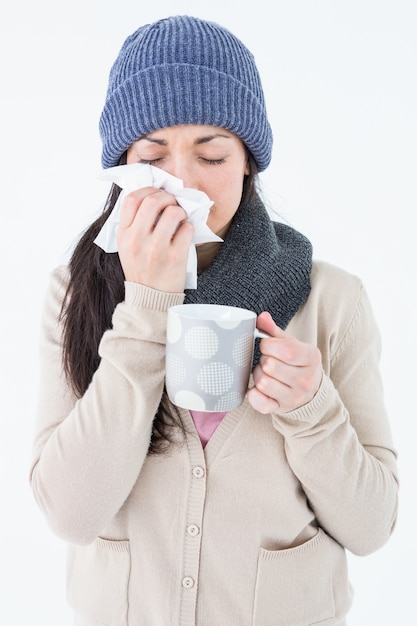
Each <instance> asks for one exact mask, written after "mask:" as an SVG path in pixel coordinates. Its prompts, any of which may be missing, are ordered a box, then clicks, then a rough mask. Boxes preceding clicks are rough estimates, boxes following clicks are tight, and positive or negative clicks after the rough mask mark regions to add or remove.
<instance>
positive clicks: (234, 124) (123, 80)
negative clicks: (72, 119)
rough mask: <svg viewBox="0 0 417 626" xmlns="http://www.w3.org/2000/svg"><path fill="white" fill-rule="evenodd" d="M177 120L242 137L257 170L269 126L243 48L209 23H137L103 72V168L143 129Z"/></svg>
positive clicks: (266, 158)
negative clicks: (105, 73)
mask: <svg viewBox="0 0 417 626" xmlns="http://www.w3.org/2000/svg"><path fill="white" fill-rule="evenodd" d="M177 124H209V125H213V126H219V127H221V128H225V129H227V130H229V131H231V132H233V133H235V134H236V135H238V137H240V138H241V139H242V141H243V142H244V143H245V144H246V146H247V147H248V148H249V150H250V151H251V153H252V155H253V156H254V158H255V161H256V163H257V166H258V169H259V171H263V170H264V169H266V167H267V166H268V165H269V162H270V160H271V151H272V131H271V127H270V125H269V122H268V118H267V114H266V108H265V100H264V94H263V90H262V85H261V81H260V76H259V73H258V70H257V68H256V65H255V61H254V58H253V55H252V54H251V52H250V51H249V50H248V49H247V48H246V47H245V46H244V45H243V43H242V42H241V41H239V39H237V38H236V37H235V36H234V35H233V34H232V33H230V32H229V31H228V30H226V29H225V28H223V27H222V26H219V25H218V24H216V23H214V22H207V21H203V20H201V19H198V18H194V17H189V16H176V17H170V18H167V19H163V20H160V21H157V22H155V23H153V24H148V25H146V26H142V27H140V28H139V29H138V30H136V31H135V32H134V33H133V34H132V35H130V36H129V37H128V38H127V39H126V41H125V42H124V44H123V46H122V48H121V50H120V53H119V56H118V57H117V59H116V61H115V62H114V64H113V67H112V69H111V71H110V77H109V85H108V90H107V96H106V102H105V105H104V109H103V111H102V114H101V117H100V123H99V128H100V134H101V138H102V142H103V152H102V164H103V167H105V168H107V167H112V166H114V165H117V163H118V160H119V158H120V156H121V155H122V154H123V152H124V151H125V150H126V149H127V148H128V147H129V146H130V145H131V144H132V143H133V142H134V141H136V140H137V139H139V138H140V137H143V136H144V135H146V134H148V133H150V132H152V131H155V130H158V129H160V128H165V127H168V126H175V125H177Z"/></svg>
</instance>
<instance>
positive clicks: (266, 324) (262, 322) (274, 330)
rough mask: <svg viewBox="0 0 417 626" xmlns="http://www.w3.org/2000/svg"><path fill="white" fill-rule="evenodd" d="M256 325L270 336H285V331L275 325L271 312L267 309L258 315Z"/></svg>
mask: <svg viewBox="0 0 417 626" xmlns="http://www.w3.org/2000/svg"><path fill="white" fill-rule="evenodd" d="M256 327H257V329H258V330H261V331H262V332H264V333H267V334H268V335H271V337H276V338H282V337H285V336H286V333H285V331H283V330H282V328H280V327H279V326H277V325H276V324H275V322H274V320H273V319H272V317H271V314H270V313H268V312H267V311H264V312H263V313H261V314H260V315H258V319H257V322H256Z"/></svg>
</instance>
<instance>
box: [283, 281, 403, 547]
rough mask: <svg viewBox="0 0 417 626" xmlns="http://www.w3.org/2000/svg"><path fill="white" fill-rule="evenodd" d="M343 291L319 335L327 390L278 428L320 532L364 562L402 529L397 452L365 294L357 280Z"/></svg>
mask: <svg viewBox="0 0 417 626" xmlns="http://www.w3.org/2000/svg"><path fill="white" fill-rule="evenodd" d="M352 283H353V284H352ZM343 287H345V291H344V290H343ZM338 289H339V296H340V298H339V305H338V306H337V307H336V309H337V312H336V313H335V314H333V317H332V314H329V313H327V320H326V319H325V321H323V320H321V321H319V322H318V327H319V326H321V327H323V325H325V326H326V327H327V329H328V330H327V331H326V333H323V330H321V331H320V332H319V333H318V334H319V335H321V339H320V341H319V343H320V342H321V344H322V345H321V348H322V349H323V352H324V353H325V354H326V355H328V357H325V359H324V370H325V371H324V375H323V380H322V383H321V386H320V388H319V390H318V392H317V394H316V395H315V397H314V398H313V399H312V401H311V402H309V403H308V404H306V405H304V406H302V407H300V408H299V409H296V410H294V411H291V412H289V413H286V414H281V415H279V414H276V415H274V416H273V422H274V425H275V427H276V428H277V430H279V431H280V432H281V433H282V434H283V435H284V437H285V446H286V453H287V458H288V462H289V464H290V465H291V468H292V470H293V472H294V473H295V475H296V476H297V477H298V479H299V480H300V482H301V484H302V487H303V489H304V491H305V493H306V496H307V498H308V500H309V503H310V506H311V508H312V509H313V511H314V513H315V515H316V518H317V521H318V523H319V524H320V526H322V527H323V528H324V530H326V532H327V533H328V534H330V535H331V536H333V538H334V539H336V541H338V542H339V543H340V544H341V545H343V546H344V547H346V548H347V549H349V550H350V551H351V552H352V553H354V554H357V555H365V554H368V553H371V552H373V551H375V550H377V549H378V548H380V547H381V546H382V545H383V544H384V543H385V542H386V541H387V540H388V538H389V536H390V534H391V532H392V530H393V528H394V525H395V522H396V517H397V507H398V501H397V500H398V476H397V462H396V451H395V449H394V448H393V443H392V437H391V431H390V426H389V422H388V418H387V414H386V409H385V406H384V400H383V388H382V381H381V375H380V371H379V358H380V337H379V332H378V329H377V326H376V323H375V320H374V317H373V313H372V309H371V306H370V303H369V300H368V297H367V294H366V292H365V290H364V289H363V286H362V284H361V283H360V281H359V280H358V279H356V278H354V279H352V280H350V282H348V283H347V284H344V285H340V286H339V288H338ZM313 297H314V296H313ZM344 300H345V301H347V304H346V305H343V301H344ZM327 302H328V299H327ZM340 302H342V304H340ZM328 308H329V307H328ZM330 309H331V307H330ZM320 317H321V315H320V314H319V315H318V318H320ZM322 317H324V318H326V313H325V312H323V311H322ZM323 335H325V336H326V338H325V339H323Z"/></svg>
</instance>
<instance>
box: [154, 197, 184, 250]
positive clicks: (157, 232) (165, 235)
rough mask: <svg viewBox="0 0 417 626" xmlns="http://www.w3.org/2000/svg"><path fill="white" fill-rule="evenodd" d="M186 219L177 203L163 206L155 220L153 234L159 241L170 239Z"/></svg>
mask: <svg viewBox="0 0 417 626" xmlns="http://www.w3.org/2000/svg"><path fill="white" fill-rule="evenodd" d="M186 219H187V214H186V212H185V211H184V209H183V208H181V207H180V206H179V205H178V204H176V205H174V206H172V205H171V206H167V207H165V208H164V209H163V210H162V211H161V213H159V215H158V217H157V220H156V222H155V225H154V236H155V237H157V238H160V239H161V241H170V240H171V239H173V237H174V236H175V234H176V233H177V231H178V229H179V227H180V226H181V224H183V223H184V222H185V221H186Z"/></svg>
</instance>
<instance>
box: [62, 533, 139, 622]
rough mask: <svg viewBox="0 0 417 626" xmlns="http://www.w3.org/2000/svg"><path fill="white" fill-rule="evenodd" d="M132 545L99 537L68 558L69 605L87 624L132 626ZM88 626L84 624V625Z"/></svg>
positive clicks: (74, 549) (78, 548)
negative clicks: (129, 609) (129, 605)
mask: <svg viewBox="0 0 417 626" xmlns="http://www.w3.org/2000/svg"><path fill="white" fill-rule="evenodd" d="M129 577H130V548H129V541H128V540H123V541H115V540H109V539H102V538H101V537H99V538H98V539H96V541H95V542H94V543H92V544H90V545H88V546H73V547H71V548H70V553H69V555H68V588H67V595H68V602H69V604H70V606H71V607H72V608H73V609H74V611H75V612H76V613H77V615H79V616H81V617H82V618H83V619H84V621H85V623H86V624H90V621H91V624H95V623H99V624H100V625H103V626H128V616H127V612H128V587H129ZM83 623H84V622H83Z"/></svg>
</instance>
